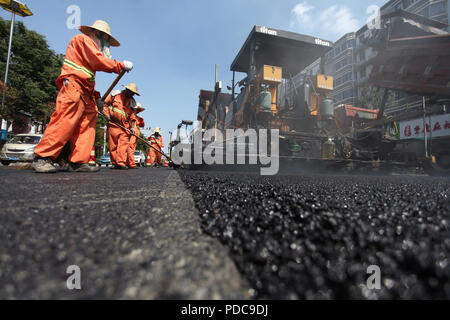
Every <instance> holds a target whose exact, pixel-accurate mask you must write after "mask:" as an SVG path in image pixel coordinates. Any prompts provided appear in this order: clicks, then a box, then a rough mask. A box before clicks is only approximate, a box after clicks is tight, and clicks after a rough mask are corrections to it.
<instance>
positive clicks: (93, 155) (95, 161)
mask: <svg viewBox="0 0 450 320" xmlns="http://www.w3.org/2000/svg"><path fill="white" fill-rule="evenodd" d="M89 164H90V165H91V166H95V165H96V164H97V159H96V158H95V147H94V148H92V151H91V157H90V159H89Z"/></svg>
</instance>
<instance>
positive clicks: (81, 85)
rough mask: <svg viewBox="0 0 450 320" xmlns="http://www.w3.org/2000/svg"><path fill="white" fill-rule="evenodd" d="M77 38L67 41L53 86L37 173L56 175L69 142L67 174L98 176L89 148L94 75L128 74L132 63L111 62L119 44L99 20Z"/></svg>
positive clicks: (93, 122)
mask: <svg viewBox="0 0 450 320" xmlns="http://www.w3.org/2000/svg"><path fill="white" fill-rule="evenodd" d="M80 31H81V32H82V33H83V34H78V35H76V36H75V37H73V38H72V40H71V41H70V43H69V45H68V48H67V51H66V56H65V60H64V65H63V67H62V71H61V74H60V76H59V77H58V79H57V80H56V86H57V88H58V89H59V94H58V98H57V100H56V111H55V112H54V113H53V115H52V117H51V119H50V124H49V125H48V127H47V130H46V131H45V134H44V137H43V138H42V140H41V142H40V143H39V145H38V146H37V147H36V149H35V160H34V162H33V165H32V168H33V169H34V170H35V171H36V172H39V173H55V172H56V171H57V168H56V167H55V166H54V164H53V163H54V162H55V161H56V159H57V158H58V156H59V155H60V153H61V151H62V149H63V148H64V147H65V146H66V144H67V143H68V142H70V149H71V153H70V155H69V162H70V164H69V168H68V170H69V171H70V172H97V171H99V168H98V167H93V166H90V165H89V158H90V154H91V150H92V146H93V145H94V142H95V126H96V121H97V105H96V99H98V101H99V98H100V93H99V92H97V91H95V75H96V72H97V71H103V72H108V73H117V74H119V73H120V72H121V71H122V70H125V71H127V72H128V71H131V70H132V69H133V63H131V62H129V61H124V62H119V61H117V60H111V59H110V58H109V57H108V56H109V55H110V46H113V47H118V46H120V43H119V42H118V41H117V40H116V39H115V38H114V37H113V36H112V35H111V29H110V27H109V25H108V24H107V23H106V22H104V21H101V20H98V21H96V22H95V23H94V24H93V25H92V26H81V27H80Z"/></svg>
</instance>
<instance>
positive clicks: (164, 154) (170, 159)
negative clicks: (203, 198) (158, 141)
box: [98, 111, 184, 169]
mask: <svg viewBox="0 0 450 320" xmlns="http://www.w3.org/2000/svg"><path fill="white" fill-rule="evenodd" d="M98 114H99V115H101V116H103V117H104V118H105V119H106V120H107V121H108V122H111V123H112V124H114V125H116V126H118V127H119V128H121V129H122V130H125V131H126V132H128V133H129V134H130V135H132V136H134V137H136V138H137V139H139V140H140V141H142V142H143V143H145V144H146V145H148V146H149V147H150V148H152V149H153V150H155V151H156V152H158V153H159V154H161V155H162V156H163V157H164V158H166V159H167V160H168V161H169V167H171V168H174V169H184V167H183V165H179V164H176V163H175V162H173V160H172V158H171V157H170V156H169V155H167V154H166V153H164V152H163V151H161V150H159V149H157V148H155V147H154V146H152V145H151V144H150V143H149V142H148V141H146V140H145V139H142V138H141V137H139V136H138V135H136V134H134V133H133V132H131V130H129V129H127V128H125V127H124V126H122V125H120V124H118V123H117V122H115V121H114V120H111V119H109V118H107V117H106V116H105V115H104V114H103V113H101V112H100V111H98Z"/></svg>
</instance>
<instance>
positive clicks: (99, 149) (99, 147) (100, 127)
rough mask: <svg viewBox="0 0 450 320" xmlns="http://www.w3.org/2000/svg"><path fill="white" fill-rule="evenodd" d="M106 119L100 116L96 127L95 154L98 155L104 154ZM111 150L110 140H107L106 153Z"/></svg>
mask: <svg viewBox="0 0 450 320" xmlns="http://www.w3.org/2000/svg"><path fill="white" fill-rule="evenodd" d="M106 124H107V123H106V120H105V118H103V117H102V116H98V119H97V126H96V128H95V145H94V146H95V154H96V156H97V157H99V156H100V155H103V146H104V143H105V129H104V128H105V126H106ZM108 152H109V145H108V140H106V153H108Z"/></svg>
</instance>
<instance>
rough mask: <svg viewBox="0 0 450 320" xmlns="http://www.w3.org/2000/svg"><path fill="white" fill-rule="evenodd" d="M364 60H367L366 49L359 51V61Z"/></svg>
mask: <svg viewBox="0 0 450 320" xmlns="http://www.w3.org/2000/svg"><path fill="white" fill-rule="evenodd" d="M364 60H366V51H361V52H360V53H359V61H360V62H361V61H364Z"/></svg>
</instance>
